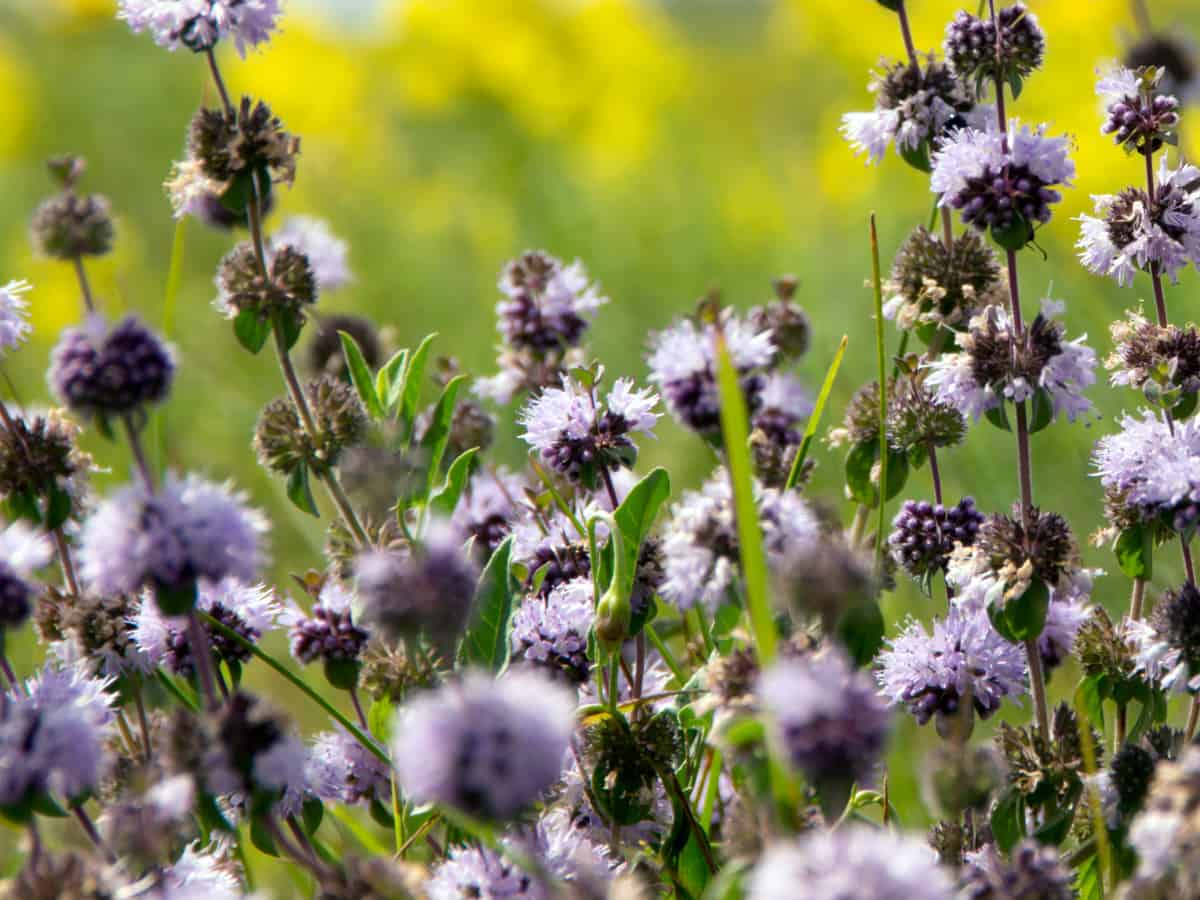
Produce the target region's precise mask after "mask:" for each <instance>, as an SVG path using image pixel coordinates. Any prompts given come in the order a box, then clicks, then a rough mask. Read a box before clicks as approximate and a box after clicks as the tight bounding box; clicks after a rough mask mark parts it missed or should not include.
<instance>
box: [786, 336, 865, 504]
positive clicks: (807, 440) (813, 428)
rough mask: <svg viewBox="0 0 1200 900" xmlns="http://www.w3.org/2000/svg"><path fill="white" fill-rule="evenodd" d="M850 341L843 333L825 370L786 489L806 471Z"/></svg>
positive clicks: (792, 486) (793, 484) (790, 487)
mask: <svg viewBox="0 0 1200 900" xmlns="http://www.w3.org/2000/svg"><path fill="white" fill-rule="evenodd" d="M849 343H850V337H849V335H842V341H841V343H840V344H838V349H837V352H836V353H835V354H834V355H833V362H831V363H830V364H829V369H828V370H827V371H826V372H825V380H824V381H823V382H821V392H820V393H819V394H817V403H816V405H815V406H814V407H813V411H812V415H811V416H809V417H808V424H807V425H806V426H804V438H803V440H801V441H800V449H799V450H797V451H796V458H795V459H794V460H792V470H791V471H790V472H788V477H787V481H786V482H785V483H784V486H783V489H784V490H785V491H790V490H791V489H792V488H794V487H795V486H796V482H797V481H798V480H799V478H800V473H801V472H802V471H804V460H805V459H806V458H807V457H808V448H809V447H810V446H811V445H812V442H813V440H814V439H815V438H816V436H817V429H818V428H819V427H820V426H821V416H822V415H823V414H824V412H825V404H826V403H828V402H829V394H830V392H831V391H832V390H833V382H834V381H835V380H836V379H837V373H838V369H840V368H841V367H842V357H843V356H845V355H846V345H847V344H849Z"/></svg>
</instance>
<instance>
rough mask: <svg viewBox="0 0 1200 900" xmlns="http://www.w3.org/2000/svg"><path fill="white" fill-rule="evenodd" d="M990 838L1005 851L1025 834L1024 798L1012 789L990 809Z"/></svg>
mask: <svg viewBox="0 0 1200 900" xmlns="http://www.w3.org/2000/svg"><path fill="white" fill-rule="evenodd" d="M991 824H992V838H993V839H994V840H995V841H996V845H997V846H998V847H999V848H1000V849H1001V850H1003V851H1004V852H1005V853H1007V852H1008V851H1009V850H1011V849H1012V848H1013V847H1015V846H1016V845H1017V842H1018V841H1019V840H1021V838H1023V837H1024V836H1025V800H1024V798H1022V796H1021V795H1020V794H1019V793H1018V792H1017V791H1016V790H1014V789H1012V788H1009V789H1008V790H1006V791H1005V792H1004V793H1003V794H1002V795H1001V796H1000V800H999V801H998V802H997V803H996V808H995V809H993V810H992V819H991Z"/></svg>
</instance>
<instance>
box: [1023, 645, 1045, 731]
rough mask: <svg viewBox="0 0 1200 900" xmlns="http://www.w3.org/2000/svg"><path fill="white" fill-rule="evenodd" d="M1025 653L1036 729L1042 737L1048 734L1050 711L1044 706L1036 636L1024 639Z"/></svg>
mask: <svg viewBox="0 0 1200 900" xmlns="http://www.w3.org/2000/svg"><path fill="white" fill-rule="evenodd" d="M1025 655H1026V656H1027V657H1028V658H1029V686H1030V688H1031V690H1032V692H1033V708H1034V711H1035V713H1036V714H1037V725H1038V731H1039V732H1040V733H1041V735H1042V737H1043V738H1047V739H1049V736H1050V711H1049V709H1048V707H1047V706H1046V678H1045V676H1044V675H1043V674H1042V652H1041V651H1040V650H1039V649H1038V644H1037V638H1029V639H1028V640H1026V641H1025Z"/></svg>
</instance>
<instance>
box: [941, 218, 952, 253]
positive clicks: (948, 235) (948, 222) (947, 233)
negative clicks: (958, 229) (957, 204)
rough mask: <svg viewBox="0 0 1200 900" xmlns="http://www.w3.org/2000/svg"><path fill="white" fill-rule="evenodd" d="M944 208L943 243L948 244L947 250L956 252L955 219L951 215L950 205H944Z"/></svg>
mask: <svg viewBox="0 0 1200 900" xmlns="http://www.w3.org/2000/svg"><path fill="white" fill-rule="evenodd" d="M941 210H942V243H943V244H945V245H946V252H947V253H949V254H951V256H952V258H953V253H954V219H953V218H952V217H951V215H950V207H948V206H943V207H941Z"/></svg>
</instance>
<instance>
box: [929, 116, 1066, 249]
mask: <svg viewBox="0 0 1200 900" xmlns="http://www.w3.org/2000/svg"><path fill="white" fill-rule="evenodd" d="M1068 145H1069V141H1068V139H1067V138H1063V137H1060V138H1050V137H1046V134H1045V126H1040V127H1038V128H1037V129H1035V130H1031V129H1030V128H1029V127H1028V126H1021V125H1020V124H1019V123H1018V122H1017V121H1016V120H1013V122H1012V123H1011V124H1010V126H1009V129H1008V134H1007V137H1006V136H1005V135H1002V134H1001V133H1000V131H999V130H998V129H996V128H995V127H994V126H990V127H989V128H988V129H987V130H983V131H980V130H977V129H974V128H963V129H960V130H959V131H956V132H954V133H953V134H951V135H950V137H949V138H947V140H946V142H945V143H944V144H943V145H942V147H941V149H940V150H939V151H938V153H937V155H936V156H934V158H933V177H932V179H931V181H930V187H931V189H932V190H933V191H934V193H937V194H941V199H940V200H939V201H938V205H939V206H944V207H949V208H951V209H957V210H959V211H961V213H962V217H963V221H964V222H966V223H967V224H969V225H974V226H975V227H976V228H978V229H979V230H981V231H986V230H988V229H991V231H992V234H993V236H997V240H998V241H999V242H1000V243H1001V244H1002V245H1007V243H1008V242H1006V240H1002V239H1001V238H1002V237H1004V236H1005V235H1006V234H1009V233H1011V234H1012V235H1013V241H1012V243H1013V244H1014V249H1016V248H1017V247H1019V246H1023V245H1024V244H1025V243H1027V242H1028V241H1029V239H1030V238H1032V236H1033V229H1034V226H1035V223H1046V222H1049V221H1050V207H1051V204H1054V203H1057V202H1058V201H1059V200H1061V199H1062V194H1060V193H1059V192H1058V191H1056V190H1054V187H1055V186H1056V185H1070V183H1071V179H1073V178H1074V177H1075V164H1074V163H1073V162H1072V161H1071V160H1070V158H1069V157H1068V156H1067V148H1068ZM998 235H999V236H998Z"/></svg>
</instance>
